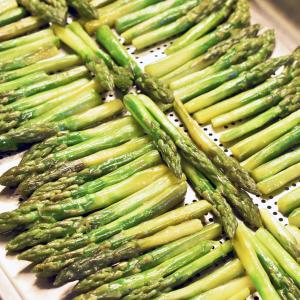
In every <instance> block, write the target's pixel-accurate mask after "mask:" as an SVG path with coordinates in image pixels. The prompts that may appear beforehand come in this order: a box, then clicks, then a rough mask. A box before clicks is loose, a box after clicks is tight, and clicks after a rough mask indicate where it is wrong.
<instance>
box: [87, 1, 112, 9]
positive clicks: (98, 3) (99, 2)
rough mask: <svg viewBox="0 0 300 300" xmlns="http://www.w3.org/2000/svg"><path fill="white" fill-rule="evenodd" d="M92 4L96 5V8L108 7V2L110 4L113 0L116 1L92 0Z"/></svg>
mask: <svg viewBox="0 0 300 300" xmlns="http://www.w3.org/2000/svg"><path fill="white" fill-rule="evenodd" d="M90 2H91V6H92V7H95V8H99V7H103V6H104V7H106V6H107V5H108V4H110V3H111V2H116V1H113V0H91V1H90Z"/></svg>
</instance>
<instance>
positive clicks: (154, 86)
mask: <svg viewBox="0 0 300 300" xmlns="http://www.w3.org/2000/svg"><path fill="white" fill-rule="evenodd" d="M96 39H97V41H98V42H99V43H100V44H101V45H102V46H103V47H104V48H106V49H107V51H108V52H109V53H110V54H111V56H112V57H113V58H114V59H115V60H116V61H117V63H118V64H119V65H121V66H123V67H126V68H129V69H130V70H131V71H132V73H133V74H134V78H135V83H136V85H137V86H138V87H139V88H140V89H141V90H142V92H144V93H145V94H148V95H149V96H150V97H151V98H153V99H154V100H155V101H158V102H163V103H171V102H172V101H173V94H172V92H171V91H170V90H169V89H168V88H167V87H166V86H165V85H164V84H163V83H162V82H161V81H159V80H158V79H154V78H153V77H151V76H150V75H148V74H146V73H144V72H143V71H142V69H141V68H140V67H139V65H138V64H137V62H136V61H135V60H134V58H133V57H132V56H131V55H130V54H129V53H128V52H127V50H126V49H125V48H124V47H123V45H122V44H121V43H120V42H119V40H118V38H117V36H116V35H115V34H114V33H113V32H112V31H111V30H110V28H109V27H108V26H101V27H99V28H98V30H97V33H96Z"/></svg>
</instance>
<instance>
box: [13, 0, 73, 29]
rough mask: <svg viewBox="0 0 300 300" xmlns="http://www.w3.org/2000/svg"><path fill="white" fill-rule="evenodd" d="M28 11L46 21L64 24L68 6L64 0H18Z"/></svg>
mask: <svg viewBox="0 0 300 300" xmlns="http://www.w3.org/2000/svg"><path fill="white" fill-rule="evenodd" d="M18 1H19V3H20V4H21V5H23V6H24V7H25V8H26V9H27V10H28V11H29V12H31V13H32V14H33V15H35V16H39V17H40V18H42V19H43V20H45V21H46V22H53V23H57V24H61V25H65V23H66V19H67V12H68V6H67V3H66V1H65V0H51V1H47V2H45V1H41V0H18Z"/></svg>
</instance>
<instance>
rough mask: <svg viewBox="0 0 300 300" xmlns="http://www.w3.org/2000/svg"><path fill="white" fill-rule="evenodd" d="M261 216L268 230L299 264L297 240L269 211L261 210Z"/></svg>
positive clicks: (299, 254)
mask: <svg viewBox="0 0 300 300" xmlns="http://www.w3.org/2000/svg"><path fill="white" fill-rule="evenodd" d="M260 214H261V216H262V220H263V223H264V225H265V227H266V229H268V230H269V231H270V233H272V235H273V236H274V237H275V238H276V239H277V241H278V242H279V243H280V244H281V246H282V247H283V248H284V249H285V250H286V251H287V252H288V253H289V254H290V255H291V256H293V257H294V259H296V260H297V261H298V262H299V260H300V248H299V246H298V245H297V240H296V239H295V238H294V237H293V236H292V235H291V234H290V233H289V232H288V231H287V230H286V229H285V227H284V226H282V225H281V224H280V223H279V222H278V221H276V220H275V219H274V218H273V217H272V216H271V215H270V214H269V212H268V211H267V210H265V209H263V210H260Z"/></svg>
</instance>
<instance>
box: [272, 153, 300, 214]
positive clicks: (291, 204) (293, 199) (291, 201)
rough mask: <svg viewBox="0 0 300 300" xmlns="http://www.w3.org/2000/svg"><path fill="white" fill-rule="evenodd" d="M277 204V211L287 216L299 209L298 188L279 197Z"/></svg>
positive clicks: (299, 194) (299, 192) (299, 193)
mask: <svg viewBox="0 0 300 300" xmlns="http://www.w3.org/2000/svg"><path fill="white" fill-rule="evenodd" d="M298 155H299V154H298ZM277 204H278V209H279V211H280V212H281V213H283V214H289V213H290V212H292V211H293V210H294V209H295V208H298V207H300V188H296V189H294V190H292V191H291V192H289V193H287V194H286V195H284V196H283V197H281V198H280V199H279V200H278V201H277Z"/></svg>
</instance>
